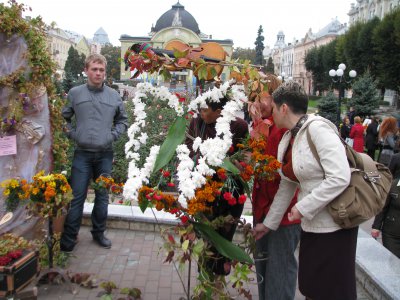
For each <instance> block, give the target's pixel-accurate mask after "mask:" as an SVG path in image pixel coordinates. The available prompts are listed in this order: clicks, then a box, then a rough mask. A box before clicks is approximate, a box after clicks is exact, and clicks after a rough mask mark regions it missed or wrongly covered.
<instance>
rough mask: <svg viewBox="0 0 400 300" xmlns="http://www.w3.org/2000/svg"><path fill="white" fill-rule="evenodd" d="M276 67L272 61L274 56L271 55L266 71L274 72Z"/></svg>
mask: <svg viewBox="0 0 400 300" xmlns="http://www.w3.org/2000/svg"><path fill="white" fill-rule="evenodd" d="M274 69H275V66H274V63H273V61H272V57H270V58H268V62H267V66H266V67H265V71H266V72H267V73H271V74H274Z"/></svg>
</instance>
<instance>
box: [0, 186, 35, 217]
mask: <svg viewBox="0 0 400 300" xmlns="http://www.w3.org/2000/svg"><path fill="white" fill-rule="evenodd" d="M0 186H1V187H2V188H3V195H4V196H5V203H6V210H7V211H14V210H15V209H16V208H17V207H18V205H19V204H20V202H21V201H24V200H27V199H29V189H30V186H29V184H28V182H27V181H26V180H25V179H18V178H12V179H7V180H4V181H3V182H2V183H0Z"/></svg>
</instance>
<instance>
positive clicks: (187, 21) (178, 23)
mask: <svg viewBox="0 0 400 300" xmlns="http://www.w3.org/2000/svg"><path fill="white" fill-rule="evenodd" d="M168 27H184V28H187V29H190V30H191V31H193V32H195V33H196V34H200V29H199V25H198V24H197V21H196V19H195V18H194V17H193V16H192V15H191V14H190V13H189V12H188V11H186V10H185V7H184V6H183V5H182V4H180V3H179V1H178V3H176V4H175V5H172V8H171V9H170V10H168V11H167V12H165V13H164V14H163V15H162V16H161V17H160V18H159V19H158V20H157V23H156V26H155V27H153V28H151V31H153V32H158V31H160V30H161V29H164V28H168Z"/></svg>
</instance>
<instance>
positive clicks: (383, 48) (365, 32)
mask: <svg viewBox="0 0 400 300" xmlns="http://www.w3.org/2000/svg"><path fill="white" fill-rule="evenodd" d="M341 62H343V63H345V64H346V66H347V69H346V71H345V76H348V71H349V70H351V69H353V70H356V71H357V74H358V76H361V75H363V74H365V73H367V72H369V76H371V77H372V78H373V79H377V81H376V82H375V84H376V86H377V87H378V88H380V89H381V90H384V88H389V89H392V90H395V91H397V92H399V91H400V84H399V83H400V72H399V71H398V70H400V9H396V10H394V11H393V12H391V13H389V14H388V15H386V16H385V17H384V18H383V19H382V20H379V19H378V18H374V19H372V20H369V21H368V22H364V23H361V22H359V23H356V24H354V25H352V26H351V27H350V29H349V30H348V31H347V32H346V34H344V35H342V36H340V37H338V38H337V39H336V40H334V41H332V42H331V43H329V44H326V45H323V46H320V47H318V48H312V49H310V50H309V51H308V53H307V54H306V57H305V65H306V69H307V70H308V71H311V72H312V76H313V82H314V88H315V90H319V91H320V92H322V91H326V90H329V89H330V88H331V87H332V82H331V80H330V78H329V76H328V72H329V70H330V69H336V68H337V66H338V64H339V63H341ZM348 87H349V85H347V88H348ZM314 92H315V91H314Z"/></svg>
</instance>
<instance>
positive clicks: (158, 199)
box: [153, 194, 162, 201]
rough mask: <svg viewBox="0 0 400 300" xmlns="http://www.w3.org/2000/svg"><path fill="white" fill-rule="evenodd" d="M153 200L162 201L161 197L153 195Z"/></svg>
mask: <svg viewBox="0 0 400 300" xmlns="http://www.w3.org/2000/svg"><path fill="white" fill-rule="evenodd" d="M153 198H154V199H155V200H157V201H160V200H162V196H161V195H159V194H154V195H153Z"/></svg>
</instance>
